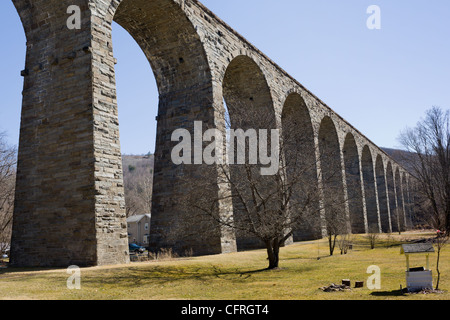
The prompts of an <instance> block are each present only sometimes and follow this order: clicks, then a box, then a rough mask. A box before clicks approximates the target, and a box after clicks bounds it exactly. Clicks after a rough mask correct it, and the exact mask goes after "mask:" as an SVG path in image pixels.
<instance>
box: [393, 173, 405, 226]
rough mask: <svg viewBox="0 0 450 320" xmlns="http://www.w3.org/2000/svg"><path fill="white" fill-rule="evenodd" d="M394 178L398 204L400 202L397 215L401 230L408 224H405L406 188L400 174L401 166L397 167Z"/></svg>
mask: <svg viewBox="0 0 450 320" xmlns="http://www.w3.org/2000/svg"><path fill="white" fill-rule="evenodd" d="M394 178H395V189H396V193H397V204H398V207H397V208H398V210H397V215H398V217H397V218H398V227H399V231H402V232H403V231H406V226H405V221H406V219H405V197H404V193H403V191H404V189H403V185H402V178H401V174H400V168H398V167H397V169H396V170H395V174H394Z"/></svg>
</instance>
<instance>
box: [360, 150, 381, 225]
mask: <svg viewBox="0 0 450 320" xmlns="http://www.w3.org/2000/svg"><path fill="white" fill-rule="evenodd" d="M361 164H362V174H363V180H364V193H365V199H366V212H367V225H368V231H369V232H375V233H378V232H379V223H378V207H377V198H376V189H375V188H376V185H375V172H374V165H373V158H372V153H371V151H370V148H369V147H368V146H367V145H366V146H364V148H363V151H362V157H361Z"/></svg>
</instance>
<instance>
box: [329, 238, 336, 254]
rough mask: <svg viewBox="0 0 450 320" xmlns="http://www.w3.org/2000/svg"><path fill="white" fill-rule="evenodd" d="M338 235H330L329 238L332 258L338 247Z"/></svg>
mask: <svg viewBox="0 0 450 320" xmlns="http://www.w3.org/2000/svg"><path fill="white" fill-rule="evenodd" d="M336 238H337V235H333V234H330V235H329V236H328V246H329V247H330V256H332V255H333V254H334V248H335V247H336Z"/></svg>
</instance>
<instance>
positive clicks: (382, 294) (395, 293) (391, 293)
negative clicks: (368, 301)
mask: <svg viewBox="0 0 450 320" xmlns="http://www.w3.org/2000/svg"><path fill="white" fill-rule="evenodd" d="M370 295H371V296H374V297H402V296H405V292H404V290H401V289H398V290H392V291H376V292H372V293H371V294H370Z"/></svg>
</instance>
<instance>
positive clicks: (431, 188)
mask: <svg viewBox="0 0 450 320" xmlns="http://www.w3.org/2000/svg"><path fill="white" fill-rule="evenodd" d="M399 140H400V142H401V144H402V145H403V147H404V148H405V149H406V150H407V151H409V152H408V153H405V157H404V159H403V160H404V161H405V162H406V163H407V166H408V167H409V168H410V170H412V174H413V175H414V176H415V179H416V184H417V192H418V195H417V198H418V200H419V203H420V209H421V210H422V211H423V212H422V213H423V216H424V218H425V219H426V220H427V222H428V224H429V225H430V226H432V227H433V228H434V229H436V230H439V234H438V236H437V238H436V240H435V244H436V245H437V247H438V255H437V272H438V286H439V280H440V270H439V262H440V257H441V255H440V252H441V249H442V248H443V246H444V245H445V244H446V243H447V239H448V237H449V235H450V110H447V111H444V110H443V109H442V108H439V107H433V108H431V109H430V110H428V111H427V112H426V115H425V118H424V119H422V120H421V121H420V122H419V123H418V124H417V126H416V127H415V128H413V129H406V130H405V131H404V132H403V133H401V135H400V138H399ZM441 232H442V233H443V234H441Z"/></svg>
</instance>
